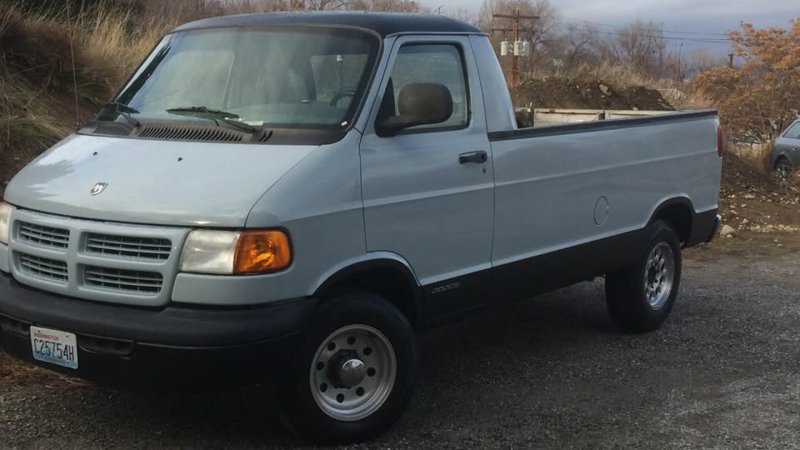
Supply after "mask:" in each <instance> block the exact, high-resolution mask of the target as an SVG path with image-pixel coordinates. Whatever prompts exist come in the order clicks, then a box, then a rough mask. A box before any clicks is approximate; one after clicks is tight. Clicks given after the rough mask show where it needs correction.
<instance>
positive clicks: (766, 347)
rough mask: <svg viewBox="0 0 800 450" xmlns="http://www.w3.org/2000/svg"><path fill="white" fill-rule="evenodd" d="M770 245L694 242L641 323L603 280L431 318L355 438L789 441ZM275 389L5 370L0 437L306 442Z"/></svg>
mask: <svg viewBox="0 0 800 450" xmlns="http://www.w3.org/2000/svg"><path fill="white" fill-rule="evenodd" d="M780 250H781V249H780V248H779V249H778V251H777V252H775V251H773V252H771V253H772V254H770V255H761V256H753V255H750V256H747V255H742V254H731V253H730V252H725V251H724V248H721V249H715V250H708V249H700V250H692V251H691V252H689V254H688V258H687V260H686V262H685V274H684V280H683V285H682V287H681V290H682V294H681V296H680V298H679V300H678V303H677V304H676V307H675V309H674V310H673V313H672V316H671V317H670V319H669V321H668V323H667V324H666V326H664V327H663V328H662V329H661V330H659V331H657V332H655V333H651V334H646V335H627V334H622V333H620V332H618V331H617V330H616V329H615V328H614V327H613V326H612V324H611V322H610V320H609V319H608V317H607V315H606V312H605V307H604V304H603V284H602V281H596V282H594V283H583V284H580V285H577V286H574V287H572V288H568V289H565V290H561V291H558V292H556V293H553V294H549V295H546V296H542V297H539V298H537V299H535V301H531V302H528V303H524V304H520V305H517V306H515V307H513V308H510V309H505V310H502V311H495V312H492V313H490V314H486V315H483V316H481V317H474V318H471V319H468V320H466V321H463V322H461V323H458V324H456V325H453V326H449V327H446V328H442V329H438V330H434V331H432V332H428V333H426V334H425V335H424V337H423V352H424V353H423V355H424V356H423V358H424V359H423V372H422V374H421V376H420V383H419V388H418V390H417V393H416V396H415V398H414V400H413V401H412V404H411V407H410V410H409V411H408V412H407V414H405V416H404V417H403V419H402V420H401V422H400V423H399V424H398V425H397V426H395V427H394V428H393V429H392V430H391V431H390V432H389V433H388V434H387V435H385V436H384V437H382V438H381V439H379V440H377V441H375V442H371V443H369V444H366V445H364V446H363V447H367V448H389V447H391V448H435V447H471V448H477V447H497V448H530V447H549V448H552V447H560V448H566V447H572V448H587V447H591V448H616V447H634V448H645V447H646V448H666V447H670V448H682V447H685V448H700V447H702V448H725V449H728V448H736V447H744V448H790V447H798V446H800V378H799V377H798V373H800V294H798V290H799V289H800V254H798V253H797V252H791V251H788V250H786V251H780ZM0 364H6V369H8V368H9V366H8V364H9V362H8V360H6V359H0ZM12 381H13V382H12ZM273 403H274V401H273V394H272V392H270V390H269V389H267V388H259V387H252V388H247V389H241V390H235V391H230V392H217V393H196V394H170V395H163V394H148V395H142V394H137V393H131V392H125V391H119V390H116V389H110V388H98V387H94V386H84V385H80V384H71V383H67V382H65V381H64V380H63V379H60V378H56V377H53V376H50V375H48V374H44V373H42V372H35V373H33V374H30V373H28V374H22V376H20V373H19V371H18V370H17V371H14V370H11V371H8V370H6V376H4V377H3V376H0V447H14V446H20V447H33V448H54V447H55V448H65V447H66V448H99V447H102V448H110V447H117V448H137V447H150V448H152V447H162V446H168V447H184V448H200V447H208V448H217V447H222V446H225V447H229V448H240V447H255V446H262V447H271V446H281V447H295V446H302V445H303V442H301V441H299V440H297V439H296V438H294V437H292V436H291V435H290V434H288V433H287V432H286V431H284V429H283V428H282V427H281V426H280V425H279V424H278V418H277V413H276V411H275V409H274V408H273V406H272V405H273Z"/></svg>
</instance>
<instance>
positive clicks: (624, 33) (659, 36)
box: [555, 24, 732, 44]
mask: <svg viewBox="0 0 800 450" xmlns="http://www.w3.org/2000/svg"><path fill="white" fill-rule="evenodd" d="M555 27H556V28H560V29H562V30H564V31H574V30H575V28H568V27H567V26H565V25H562V24H557V25H555ZM577 29H578V30H579V31H586V32H590V33H598V34H604V35H607V36H628V35H630V32H627V31H604V30H595V29H591V28H586V27H584V28H577ZM637 35H638V36H641V37H646V38H651V39H663V40H665V41H681V42H702V43H706V44H730V43H731V42H732V41H731V40H730V39H728V38H725V39H723V38H693V37H685V36H670V35H667V34H638V33H637Z"/></svg>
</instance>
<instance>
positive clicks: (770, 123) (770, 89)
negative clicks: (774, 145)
mask: <svg viewBox="0 0 800 450" xmlns="http://www.w3.org/2000/svg"><path fill="white" fill-rule="evenodd" d="M790 24H791V28H790V29H788V30H787V29H783V28H762V29H757V28H755V27H754V26H753V25H751V24H749V23H742V25H741V30H736V31H730V32H729V33H728V35H729V36H730V38H731V40H732V41H733V43H734V44H733V53H734V55H735V56H736V57H738V58H740V59H741V60H743V61H744V62H743V63H742V64H741V65H738V66H736V67H715V68H713V69H710V70H707V71H705V72H702V73H700V74H699V75H698V76H697V77H696V78H695V81H694V86H695V88H697V89H698V90H700V91H701V92H702V93H703V94H704V95H705V96H706V97H708V99H709V100H711V101H713V102H714V103H715V104H716V106H717V107H718V108H719V110H720V113H721V117H722V120H723V122H724V123H725V124H726V128H727V130H728V132H729V133H732V134H733V135H734V136H736V137H738V138H740V139H748V140H750V139H754V140H760V141H765V140H770V139H772V138H774V137H775V135H776V134H777V133H778V132H780V131H781V130H782V129H783V127H784V126H785V125H787V124H788V122H790V121H791V120H794V118H795V117H796V116H797V113H798V109H800V18H798V19H794V20H792V21H791V22H790Z"/></svg>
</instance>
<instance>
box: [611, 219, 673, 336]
mask: <svg viewBox="0 0 800 450" xmlns="http://www.w3.org/2000/svg"><path fill="white" fill-rule="evenodd" d="M647 233H648V238H647V244H646V245H645V247H644V249H643V251H642V252H641V254H640V255H639V256H638V257H637V259H636V261H635V262H634V263H632V264H631V265H629V266H628V267H626V268H624V269H622V270H620V271H617V272H614V273H609V274H608V275H606V305H607V306H608V311H609V313H610V314H611V317H612V318H613V319H614V321H615V322H616V323H617V324H618V325H619V326H620V327H621V328H623V329H624V330H626V331H631V332H638V333H642V332H647V331H653V330H655V329H657V328H658V327H659V326H661V324H662V323H663V322H664V320H666V318H667V316H668V315H669V313H670V311H671V310H672V306H673V305H674V303H675V298H676V297H677V296H678V288H679V287H680V280H681V247H680V242H679V241H678V236H677V235H676V234H675V231H674V230H673V229H672V228H671V227H670V226H669V224H668V223H666V222H664V221H656V222H654V223H652V224H651V225H649V226H648V227H647ZM657 248H658V249H659V251H660V253H659V254H661V255H662V257H663V258H664V259H668V258H667V257H666V256H664V255H666V254H667V253H668V252H667V249H669V250H671V252H672V262H673V263H672V277H671V283H670V284H669V292H668V294H666V295H664V294H657V293H659V292H662V291H659V290H658V289H652V288H653V287H655V286H660V287H661V288H662V289H663V290H664V291H665V290H666V283H665V282H664V281H663V280H664V279H665V278H667V277H666V275H661V277H662V278H661V280H662V281H659V278H658V277H659V274H660V272H661V271H660V270H659V267H661V266H659V265H658V260H659V259H658V258H655V259H651V255H653V256H655V255H654V252H655V251H656V249H657ZM651 262H652V263H653V264H651ZM669 265H670V264H669V263H668V262H665V263H663V266H669ZM666 269H669V267H666ZM648 288H651V289H648Z"/></svg>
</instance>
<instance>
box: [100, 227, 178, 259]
mask: <svg viewBox="0 0 800 450" xmlns="http://www.w3.org/2000/svg"><path fill="white" fill-rule="evenodd" d="M86 251H87V252H89V253H99V254H102V255H106V256H114V257H122V258H137V259H156V260H166V259H169V255H170V253H171V252H172V242H170V241H169V240H167V239H154V238H140V237H129V236H113V235H110V234H97V233H90V234H89V235H88V236H87V238H86Z"/></svg>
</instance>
